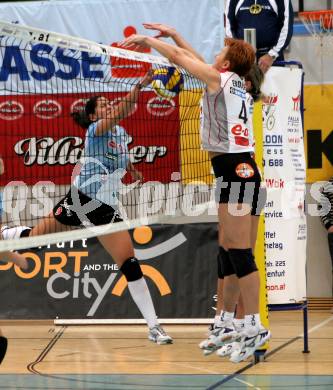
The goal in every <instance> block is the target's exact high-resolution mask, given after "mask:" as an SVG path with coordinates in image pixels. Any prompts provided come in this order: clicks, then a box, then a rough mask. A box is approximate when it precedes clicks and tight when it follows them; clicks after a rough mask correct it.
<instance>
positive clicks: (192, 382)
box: [0, 374, 333, 390]
mask: <svg viewBox="0 0 333 390" xmlns="http://www.w3.org/2000/svg"><path fill="white" fill-rule="evenodd" d="M249 388H252V389H263V390H264V389H265V390H268V389H272V390H273V389H274V390H282V389H283V390H286V389H292V388H293V389H294V390H297V389H316V390H319V389H320V390H326V389H327V390H328V389H333V376H325V375H318V376H313V375H312V376H301V375H237V376H228V375H226V376H223V375H50V376H41V375H33V374H26V375H10V374H4V375H1V374H0V389H24V390H29V389H43V390H47V389H48V390H49V389H54V390H67V389H89V390H95V389H96V390H99V389H112V390H113V389H114V390H115V389H117V390H133V389H136V390H155V389H156V390H157V389H164V390H169V389H174V390H177V389H198V390H199V389H200V390H201V389H202V390H203V389H206V390H213V389H249Z"/></svg>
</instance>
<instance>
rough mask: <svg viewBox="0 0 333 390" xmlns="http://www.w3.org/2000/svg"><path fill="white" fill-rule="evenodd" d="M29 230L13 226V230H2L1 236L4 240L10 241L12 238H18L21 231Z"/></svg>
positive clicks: (25, 227)
mask: <svg viewBox="0 0 333 390" xmlns="http://www.w3.org/2000/svg"><path fill="white" fill-rule="evenodd" d="M26 229H31V228H30V227H29V226H15V227H13V228H7V229H3V230H2V232H1V234H2V238H3V239H4V240H12V239H14V238H20V237H21V233H22V232H23V230H26Z"/></svg>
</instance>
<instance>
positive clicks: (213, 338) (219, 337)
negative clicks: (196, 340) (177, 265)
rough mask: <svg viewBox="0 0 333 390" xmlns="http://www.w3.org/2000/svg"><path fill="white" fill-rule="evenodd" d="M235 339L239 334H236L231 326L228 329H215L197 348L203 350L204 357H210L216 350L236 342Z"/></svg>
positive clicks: (225, 327)
mask: <svg viewBox="0 0 333 390" xmlns="http://www.w3.org/2000/svg"><path fill="white" fill-rule="evenodd" d="M237 337H239V334H238V333H237V332H236V330H235V328H234V327H233V325H231V326H230V327H227V326H223V327H215V328H214V329H213V331H212V332H211V334H210V336H209V337H208V339H207V340H204V341H202V342H201V343H200V344H199V348H201V349H203V353H204V355H210V354H211V353H213V352H215V351H216V350H217V349H219V348H221V347H223V345H225V344H230V343H231V342H233V341H234V340H236V338H237Z"/></svg>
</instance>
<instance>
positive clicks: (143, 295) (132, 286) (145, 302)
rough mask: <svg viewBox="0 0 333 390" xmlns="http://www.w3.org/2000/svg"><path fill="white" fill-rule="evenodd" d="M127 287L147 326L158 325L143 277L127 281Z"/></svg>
mask: <svg viewBox="0 0 333 390" xmlns="http://www.w3.org/2000/svg"><path fill="white" fill-rule="evenodd" d="M128 289H129V292H130V293H131V295H132V298H133V301H134V302H135V303H136V305H137V307H138V309H139V310H140V312H141V314H142V316H143V317H144V319H145V320H146V321H147V324H148V326H149V328H153V327H154V326H156V325H158V321H157V317H156V313H155V308H154V304H153V301H152V299H151V295H150V292H149V289H148V286H147V283H146V281H145V279H144V278H140V279H138V280H135V281H134V282H128Z"/></svg>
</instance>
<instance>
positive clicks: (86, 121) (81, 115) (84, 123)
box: [71, 95, 101, 129]
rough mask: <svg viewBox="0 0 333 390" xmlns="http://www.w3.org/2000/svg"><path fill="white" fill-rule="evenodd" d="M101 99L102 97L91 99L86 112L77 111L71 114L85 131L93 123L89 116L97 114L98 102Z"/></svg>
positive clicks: (85, 109)
mask: <svg viewBox="0 0 333 390" xmlns="http://www.w3.org/2000/svg"><path fill="white" fill-rule="evenodd" d="M100 97H101V96H100V95H99V96H93V97H91V98H90V99H89V100H88V101H87V103H86V106H85V108H84V110H80V111H75V112H72V113H71V117H72V118H73V119H74V121H75V122H76V123H77V124H78V125H79V126H80V127H82V128H83V129H87V128H88V127H89V126H90V125H91V124H92V123H93V121H92V120H90V118H89V115H91V114H95V110H96V106H97V100H98V99H99V98H100Z"/></svg>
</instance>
